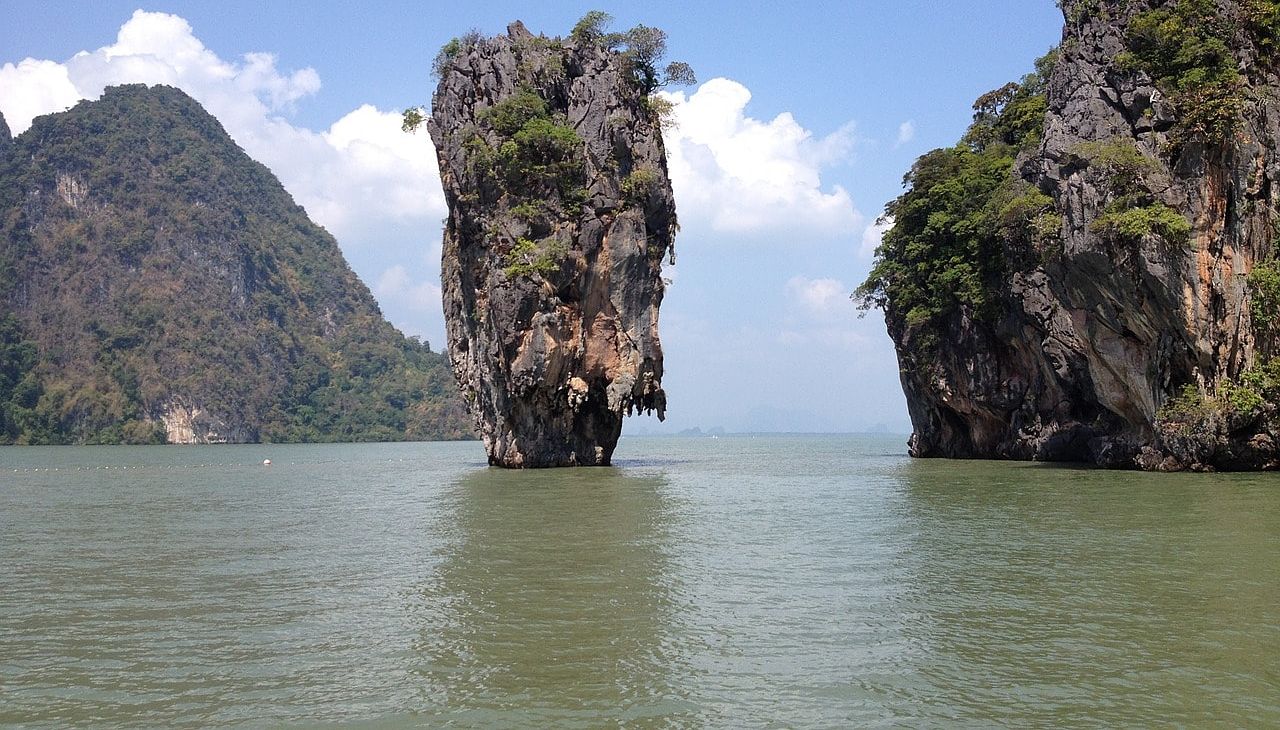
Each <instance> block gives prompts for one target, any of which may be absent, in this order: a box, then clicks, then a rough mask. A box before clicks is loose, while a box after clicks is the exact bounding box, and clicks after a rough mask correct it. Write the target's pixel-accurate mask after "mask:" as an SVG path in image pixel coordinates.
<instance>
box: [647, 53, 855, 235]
mask: <svg viewBox="0 0 1280 730" xmlns="http://www.w3.org/2000/svg"><path fill="white" fill-rule="evenodd" d="M665 96H666V98H667V99H669V100H670V101H672V102H673V103H674V104H675V105H676V109H675V114H676V120H677V126H676V128H675V129H672V130H670V131H669V132H668V133H667V134H666V135H665V137H666V144H667V158H668V162H669V164H670V169H671V178H672V180H671V182H672V186H673V188H674V189H675V194H676V200H677V202H678V205H679V210H680V216H681V220H682V221H685V222H694V223H703V224H706V225H709V226H710V228H711V229H712V230H715V231H718V232H725V233H757V232H772V233H778V232H782V233H805V234H809V235H813V234H819V235H825V236H842V235H853V232H854V231H856V230H857V229H858V228H859V226H861V224H862V216H861V214H860V213H859V212H858V210H857V209H856V208H855V207H854V204H853V200H852V199H851V198H850V196H849V193H848V192H847V191H846V190H845V189H844V188H842V187H840V186H839V185H833V186H830V187H829V188H824V187H823V185H822V180H821V174H820V173H821V171H822V169H823V168H824V167H827V166H830V165H833V164H836V163H839V162H842V161H844V160H846V159H847V158H848V156H849V154H850V152H851V151H852V148H853V144H854V136H853V126H852V125H851V124H849V125H845V126H844V127H842V128H840V129H838V130H836V131H835V132H833V133H831V134H829V135H827V136H826V137H822V138H815V137H814V135H813V133H812V132H810V131H809V130H807V129H805V128H804V127H802V126H800V124H799V123H798V122H796V120H795V118H794V117H792V115H791V114H790V113H786V112H784V113H782V114H779V115H778V116H776V117H774V119H773V120H772V121H769V122H764V121H761V120H758V119H754V118H751V117H748V116H746V113H745V110H746V106H747V102H748V101H750V99H751V92H750V91H749V90H748V89H747V88H746V87H745V86H743V85H742V84H739V83H737V82H736V81H731V80H729V79H723V78H717V79H712V80H710V81H708V82H706V83H704V84H702V86H700V87H699V88H698V90H697V91H696V92H695V93H693V94H692V95H691V96H686V95H685V93H684V92H678V93H674V94H665Z"/></svg>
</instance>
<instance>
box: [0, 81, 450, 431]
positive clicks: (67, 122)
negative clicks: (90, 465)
mask: <svg viewBox="0 0 1280 730" xmlns="http://www.w3.org/2000/svg"><path fill="white" fill-rule="evenodd" d="M0 302H3V304H4V309H5V311H6V315H5V316H4V317H3V318H0V442H2V443H122V442H123V443H150V442H155V441H158V440H163V438H164V435H165V429H164V426H163V424H162V423H161V418H162V416H164V415H165V414H166V412H169V411H173V410H174V409H179V410H180V409H182V408H188V409H197V410H199V411H200V412H202V413H204V414H206V416H207V417H209V418H211V419H213V420H214V421H216V422H217V424H218V425H217V428H216V429H215V430H216V431H217V437H220V438H227V439H229V440H233V441H254V440H263V441H267V440H270V441H364V440H402V439H416V438H423V439H427V438H465V437H467V436H469V434H470V427H469V424H468V423H467V421H466V416H465V411H464V407H463V405H462V402H461V400H460V399H459V398H457V396H456V394H455V393H454V392H453V385H452V382H451V376H450V373H449V370H448V367H447V362H446V360H445V358H444V356H443V355H441V354H439V353H435V352H432V351H431V349H430V348H429V346H427V345H426V344H424V343H420V342H417V341H415V340H412V339H406V338H405V337H404V336H403V335H401V334H400V333H399V332H398V331H396V330H395V328H393V327H392V326H391V325H390V324H389V323H387V322H386V320H384V319H383V318H382V316H381V313H380V312H379V310H378V307H377V304H376V303H375V302H374V300H373V298H372V296H371V295H370V294H369V291H368V289H367V288H366V287H365V286H364V284H362V283H361V282H360V281H359V280H358V279H357V278H356V276H355V275H354V274H353V273H352V271H351V269H350V268H349V267H348V266H347V263H346V261H345V260H344V259H343V257H342V254H341V252H340V251H339V249H338V246H337V243H336V242H335V241H334V240H333V238H332V237H331V236H330V235H329V234H328V233H326V232H325V231H324V230H323V229H321V228H320V227H318V226H316V225H315V224H313V223H312V222H311V221H310V220H309V219H308V218H307V215H306V213H305V211H303V210H302V208H300V207H299V206H297V205H296V204H295V203H294V202H293V200H292V198H290V196H289V194H288V193H287V192H286V191H285V190H284V188H283V187H281V185H280V183H279V182H278V181H277V180H276V179H275V177H274V176H273V175H272V174H271V173H270V171H268V170H267V169H266V168H265V167H263V166H262V165H260V164H258V163H256V162H254V161H253V160H251V159H249V157H248V156H247V155H245V154H244V152H243V151H242V150H240V149H239V148H238V147H237V146H236V145H235V143H234V142H233V141H232V140H231V139H230V138H229V137H228V136H227V135H226V133H225V131H223V129H222V127H221V126H220V125H219V124H218V122H217V121H216V120H215V119H214V118H213V117H212V116H210V115H208V114H207V113H206V112H205V111H204V110H203V109H201V108H200V106H199V105H198V104H196V103H195V102H194V101H193V100H192V99H190V98H189V97H187V96H186V95H185V94H183V93H182V92H180V91H178V90H176V89H172V88H168V87H161V86H157V87H153V88H147V87H145V86H125V87H115V88H111V89H108V90H107V91H106V93H105V94H104V95H103V97H102V99H101V100H99V101H96V102H82V103H80V104H78V105H77V106H76V107H75V108H74V109H72V110H70V111H68V112H66V113H62V114H54V115H49V116H45V117H40V118H38V119H36V120H35V123H34V124H33V126H32V128H31V129H30V130H28V131H27V132H26V133H24V134H23V135H21V136H20V137H18V138H17V139H16V140H14V142H13V145H12V147H10V148H9V149H8V150H7V151H6V152H5V153H4V154H3V155H0Z"/></svg>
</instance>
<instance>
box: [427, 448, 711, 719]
mask: <svg viewBox="0 0 1280 730" xmlns="http://www.w3.org/2000/svg"><path fill="white" fill-rule="evenodd" d="M665 489H666V482H665V481H664V480H663V479H661V478H659V477H631V476H626V475H624V474H623V473H621V472H620V471H617V470H614V469H590V470H563V469H557V470H520V471H507V470H499V469H486V470H482V471H477V472H474V473H473V474H471V475H469V476H468V477H466V478H464V479H463V480H461V481H460V482H459V483H457V484H456V485H455V486H454V488H453V492H452V494H451V495H450V497H451V499H450V502H451V504H452V509H453V512H454V514H453V519H452V520H451V522H450V524H452V525H453V526H454V527H455V528H456V532H455V533H454V534H452V535H451V536H450V539H449V540H448V544H447V547H445V548H444V554H443V555H442V556H441V558H442V560H441V562H440V564H439V567H438V569H437V570H436V571H435V572H434V574H433V575H432V576H431V577H430V578H429V580H427V581H426V582H425V583H424V584H423V585H422V586H421V589H420V590H419V591H418V592H416V593H415V594H414V595H413V596H412V603H411V608H412V611H413V613H414V614H415V616H416V618H417V619H418V620H420V621H421V630H420V632H419V633H418V638H417V640H416V642H415V644H414V646H413V647H412V651H413V652H414V654H415V655H416V667H415V669H414V671H415V673H416V674H417V675H418V676H419V678H420V680H421V692H422V694H423V696H424V699H425V700H426V704H427V705H428V706H429V707H430V708H431V709H430V710H429V714H430V715H431V716H432V717H433V718H435V719H439V720H442V721H444V720H452V721H461V722H464V723H472V722H475V723H480V724H488V723H496V724H498V725H511V724H516V725H519V724H522V723H526V722H531V721H537V722H542V723H551V724H555V725H559V726H563V724H564V723H568V724H570V725H572V724H573V723H574V722H575V720H581V719H583V718H595V719H596V721H598V720H599V718H600V717H630V718H632V719H642V718H650V719H651V720H658V719H665V721H669V720H672V719H677V718H680V717H682V716H685V715H686V714H687V713H689V712H690V711H691V705H690V704H689V703H688V702H687V701H686V700H685V693H686V691H687V688H688V687H689V686H691V685H692V682H691V681H688V678H687V676H686V675H687V673H688V672H689V669H688V667H687V666H686V665H685V663H684V659H683V656H684V654H683V653H682V652H681V651H680V650H679V641H678V639H677V630H678V625H679V622H680V613H679V610H678V607H677V600H676V598H675V594H676V589H677V586H676V585H675V580H676V579H675V578H674V575H673V574H674V571H673V570H672V569H671V567H670V562H669V557H668V555H669V551H670V549H671V546H670V544H669V542H670V538H669V532H668V530H669V525H670V524H671V522H672V521H673V519H674V516H673V515H672V514H670V511H671V509H672V508H671V507H670V505H669V501H668V497H667V496H666V494H665Z"/></svg>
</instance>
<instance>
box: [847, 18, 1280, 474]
mask: <svg viewBox="0 0 1280 730" xmlns="http://www.w3.org/2000/svg"><path fill="white" fill-rule="evenodd" d="M1062 5H1063V11H1064V14H1065V16H1066V19H1067V25H1066V29H1065V31H1064V35H1063V42H1062V45H1061V47H1060V49H1059V51H1058V55H1057V59H1056V63H1054V64H1053V65H1052V71H1051V73H1048V74H1047V78H1044V79H1042V80H1041V82H1042V84H1043V86H1042V88H1041V89H1039V90H1038V91H1039V93H1041V94H1042V95H1043V97H1044V101H1045V102H1046V111H1045V113H1044V116H1043V126H1042V131H1041V133H1040V134H1039V135H1038V136H1037V137H1033V138H1031V144H1030V145H1029V146H1028V147H1026V148H1025V149H1023V151H1022V152H1021V153H1020V154H1019V155H1018V157H1017V159H1016V162H1015V164H1014V165H1013V168H1014V171H1015V174H1016V175H1017V176H1019V177H1021V178H1022V180H1023V181H1025V184H1026V185H1027V186H1029V187H1030V188H1031V191H1032V192H1031V193H1029V195H1031V196H1036V195H1039V196H1041V197H1043V196H1044V195H1045V194H1047V195H1048V196H1050V198H1051V200H1049V199H1047V198H1044V200H1045V207H1044V211H1045V212H1043V213H1041V214H1039V216H1038V217H1037V218H1036V219H1035V220H1036V221H1038V222H1039V224H1040V227H1041V229H1042V230H1040V232H1039V234H1038V235H1033V234H1032V233H1029V232H1028V231H1027V230H1026V229H1025V228H1024V229H1023V230H1022V231H1021V232H1019V233H1016V234H1014V235H1007V236H1006V237H1005V238H1004V239H1003V240H1002V241H1000V242H999V244H1000V245H999V251H998V252H997V253H998V256H999V257H1000V260H1001V265H1000V267H999V270H998V271H995V272H994V273H993V274H991V275H990V276H988V278H987V280H986V282H985V285H986V286H987V287H988V289H989V290H990V291H991V292H992V298H993V299H994V301H995V306H994V308H993V311H994V312H995V314H993V315H992V314H988V315H986V316H984V315H983V313H982V312H980V311H978V310H977V309H975V308H974V307H969V306H965V305H963V304H962V305H959V306H954V307H951V308H949V309H948V310H947V311H945V312H941V313H937V312H935V313H934V315H933V316H932V317H931V318H929V319H925V318H922V317H920V316H915V317H912V316H909V314H910V313H909V312H908V311H906V310H905V309H904V308H903V307H902V302H903V301H904V299H906V298H907V296H908V295H907V294H904V293H903V292H905V291H906V284H905V279H900V280H897V281H896V282H895V281H894V280H892V278H891V277H888V278H881V279H879V280H876V281H872V282H869V284H875V285H877V286H882V287H883V288H881V289H879V290H877V291H878V292H879V293H883V294H885V299H883V300H881V301H880V302H876V303H880V304H884V305H885V309H886V315H887V317H886V319H887V322H888V325H889V329H890V334H891V336H892V337H893V339H894V341H895V343H896V345H897V348H898V352H899V359H900V362H901V365H902V381H903V386H904V389H905V391H906V394H907V399H908V403H909V407H910V412H911V417H912V422H913V424H914V427H915V433H914V435H913V436H912V440H911V451H912V453H913V454H914V455H917V456H948V457H982V458H1016V459H1032V458H1034V459H1045V460H1079V461H1088V462H1093V463H1096V464H1101V465H1106V466H1116V467H1135V466H1136V467H1142V468H1148V469H1166V470H1171V469H1214V468H1217V469H1238V468H1271V467H1275V466H1277V463H1278V458H1280V452H1278V451H1277V444H1278V443H1280V441H1277V437H1278V433H1277V412H1276V401H1277V397H1278V396H1280V387H1278V385H1280V384H1278V383H1277V381H1276V368H1275V367H1274V366H1273V365H1272V361H1271V356H1272V354H1273V352H1274V343H1275V336H1274V320H1273V317H1274V316H1275V314H1276V311H1275V307H1276V304H1277V300H1276V299H1275V296H1276V293H1277V292H1280V277H1276V276H1275V273H1276V270H1275V269H1274V268H1272V267H1273V263H1272V261H1273V258H1272V257H1273V256H1274V248H1273V238H1274V235H1275V231H1276V224H1277V221H1278V214H1277V203H1278V202H1280V200H1278V198H1277V196H1278V195H1280V189H1278V188H1277V185H1276V182H1277V175H1280V159H1278V158H1277V149H1276V147H1277V143H1278V140H1280V96H1278V95H1277V91H1280V85H1278V79H1277V77H1276V75H1275V70H1276V66H1275V63H1274V61H1273V59H1274V52H1273V51H1272V49H1273V48H1274V47H1275V40H1276V33H1275V29H1276V23H1275V20H1274V19H1275V18H1276V17H1277V16H1276V8H1275V7H1273V6H1274V5H1275V4H1274V3H1269V2H1252V1H1251V2H1232V1H1230V0H1217V2H1216V3H1215V2H1207V3H1206V2H1199V1H1198V0H1178V1H1177V2H1154V1H1142V0H1128V1H1121V0H1101V1H1098V0H1074V1H1073V0H1068V1H1067V2H1064V3H1062ZM980 101H981V100H980ZM980 115H981V111H980ZM997 126H998V125H997ZM1037 142H1038V143H1037ZM916 184H917V187H919V186H920V184H921V182H920V180H917V181H916ZM1018 184H1024V183H1022V182H1019V183H1018ZM1026 199H1029V198H1027V197H1026V195H1025V194H1024V196H1023V197H1022V198H1019V200H1026ZM1038 199H1039V198H1037V200H1038ZM994 204H995V205H996V206H997V207H998V206H999V205H1001V204H1003V203H1001V202H1000V201H996V202H995V203H994ZM1004 205H1005V207H1004V208H1002V209H1001V214H1002V215H1004V216H1006V217H1009V216H1012V215H1016V214H1017V210H1016V209H1015V210H1014V213H1012V214H1011V213H1010V212H1009V211H1010V209H1011V207H1013V206H1014V204H1004ZM1046 223H1048V224H1049V225H1048V226H1047V228H1049V229H1052V230H1044V229H1045V228H1046V225H1045V224H1046ZM882 255H883V256H887V257H889V258H892V257H894V256H895V255H899V254H895V253H894V252H893V251H888V250H886V251H882ZM873 278H874V277H873ZM873 288H874V287H873ZM920 311H923V310H920ZM940 332H941V333H944V334H943V335H942V336H941V338H938V337H937V336H936V333H940ZM930 333H935V334H933V335H931V334H930Z"/></svg>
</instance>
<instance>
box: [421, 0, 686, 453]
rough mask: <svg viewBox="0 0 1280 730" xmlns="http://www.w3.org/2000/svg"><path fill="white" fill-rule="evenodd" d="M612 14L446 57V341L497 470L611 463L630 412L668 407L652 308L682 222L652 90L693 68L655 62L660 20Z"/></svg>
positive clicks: (442, 121) (514, 28)
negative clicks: (620, 21)
mask: <svg viewBox="0 0 1280 730" xmlns="http://www.w3.org/2000/svg"><path fill="white" fill-rule="evenodd" d="M605 21H606V18H605V16H604V15H603V14H602V13H596V14H592V15H588V16H587V17H586V18H584V19H583V20H582V21H581V22H580V23H579V24H578V26H577V27H575V28H574V31H573V33H572V34H570V36H569V37H568V38H567V39H564V40H562V39H550V38H547V37H545V36H540V35H539V36H535V35H533V34H532V33H530V32H529V31H528V29H526V28H525V27H524V25H523V24H522V23H520V22H519V21H517V22H515V23H513V24H512V25H511V26H510V27H509V28H508V29H507V34H506V36H500V37H497V38H488V39H485V38H479V37H471V36H468V37H466V38H464V39H462V40H458V41H456V42H454V43H451V44H450V45H449V46H447V47H446V48H445V49H444V50H443V51H441V55H440V57H439V58H438V59H437V60H436V72H437V74H438V75H439V76H440V86H439V88H438V89H437V90H436V94H435V98H434V99H433V100H432V104H431V119H430V121H429V122H428V126H429V128H430V131H431V138H432V139H433V140H434V142H435V146H436V151H437V156H438V158H439V160H440V179H441V182H443V183H444V190H445V197H446V199H447V200H448V202H449V220H448V222H447V223H446V226H445V233H444V248H443V261H442V263H441V278H442V280H443V289H444V308H445V322H446V324H447V325H448V332H449V353H450V356H451V362H452V364H453V368H454V373H455V375H456V376H457V379H458V385H459V387H460V388H461V389H462V393H463V397H464V398H465V400H466V402H467V404H468V408H470V410H471V415H472V417H473V418H474V419H475V423H476V429H477V431H478V432H479V433H480V436H481V438H482V439H484V444H485V449H486V450H487V451H488V454H489V463H491V464H495V465H498V466H507V467H541V466H580V465H588V466H590V465H604V464H608V463H609V460H610V458H611V456H612V455H613V450H614V447H615V446H616V445H617V443H618V436H619V435H620V434H621V432H622V420H623V417H624V416H626V415H628V414H630V413H633V412H635V411H656V412H657V414H658V417H659V418H662V416H663V414H664V411H665V409H666V395H665V394H664V393H663V391H662V345H661V343H660V342H659V341H658V307H659V305H661V304H662V294H663V281H662V262H663V260H664V259H665V258H667V257H668V256H669V255H670V256H671V257H673V258H674V248H673V247H674V244H675V241H674V237H675V233H676V229H677V225H676V211H675V202H674V199H673V197H672V193H671V183H670V182H669V180H668V179H667V160H666V154H665V150H664V149H663V145H662V124H663V114H664V110H665V111H666V112H667V113H669V112H670V103H669V102H667V101H665V100H664V99H662V98H660V97H658V96H656V95H655V94H654V92H655V91H657V89H658V88H659V86H660V85H662V84H663V83H666V82H670V81H679V82H681V83H690V82H692V80H693V77H692V72H691V71H690V70H689V68H688V66H687V65H684V64H681V63H679V62H672V63H670V64H668V65H667V67H666V68H665V69H659V68H658V67H657V65H656V64H658V62H659V61H660V60H661V56H662V55H663V53H664V48H665V39H664V33H663V31H661V30H659V29H656V28H647V27H644V26H641V27H639V28H635V29H632V30H631V31H629V32H627V33H608V32H607V31H606V29H605V28H604V23H605ZM421 120H422V117H421V115H420V113H419V112H417V111H416V110H411V111H410V112H409V113H408V114H407V115H406V126H407V127H409V128H412V127H414V126H415V125H416V124H417V123H419V122H420V121H421Z"/></svg>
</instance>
